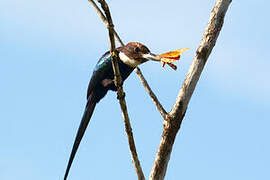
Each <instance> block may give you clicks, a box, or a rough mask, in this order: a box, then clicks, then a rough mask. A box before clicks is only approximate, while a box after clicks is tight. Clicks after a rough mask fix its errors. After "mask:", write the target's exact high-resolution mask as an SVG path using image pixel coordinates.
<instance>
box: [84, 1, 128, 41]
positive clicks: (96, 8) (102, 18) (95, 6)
mask: <svg viewBox="0 0 270 180" xmlns="http://www.w3.org/2000/svg"><path fill="white" fill-rule="evenodd" d="M88 2H89V3H90V4H92V6H93V7H94V9H95V10H96V12H97V14H98V15H99V17H100V18H101V20H102V21H103V22H104V24H105V25H106V26H108V25H109V23H108V21H107V19H106V17H105V16H104V14H103V12H102V11H101V10H100V9H99V7H98V6H97V4H96V3H95V2H94V1H93V0H88ZM113 32H114V36H115V38H116V40H117V42H118V43H119V45H120V46H124V43H123V42H122V41H121V39H120V37H119V36H118V34H117V32H116V31H115V30H114V29H113Z"/></svg>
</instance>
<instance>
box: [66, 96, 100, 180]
mask: <svg viewBox="0 0 270 180" xmlns="http://www.w3.org/2000/svg"><path fill="white" fill-rule="evenodd" d="M95 106H96V101H95V100H94V98H93V97H91V96H90V97H89V98H88V101H87V105H86V107H85V111H84V114H83V117H82V120H81V124H80V126H79V129H78V131H77V135H76V139H75V141H74V144H73V147H72V151H71V154H70V157H69V161H68V165H67V169H66V172H65V176H64V180H66V179H67V176H68V173H69V170H70V167H71V165H72V162H73V159H74V157H75V154H76V152H77V150H78V147H79V145H80V142H81V140H82V137H83V135H84V132H85V130H86V128H87V125H88V123H89V121H90V119H91V116H92V114H93V111H94V109H95Z"/></svg>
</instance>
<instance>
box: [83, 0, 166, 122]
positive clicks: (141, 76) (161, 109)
mask: <svg viewBox="0 0 270 180" xmlns="http://www.w3.org/2000/svg"><path fill="white" fill-rule="evenodd" d="M88 1H89V2H90V4H91V5H92V6H93V7H94V9H95V10H96V12H97V14H98V15H99V17H100V18H101V20H102V21H103V22H104V24H105V25H106V26H108V24H109V23H108V21H107V19H106V17H105V16H104V14H103V13H102V12H101V10H100V9H99V7H98V6H97V5H96V3H95V2H94V1H93V0H88ZM113 32H114V36H115V38H116V40H117V42H118V43H119V45H120V46H124V43H123V42H122V41H121V39H120V37H119V36H118V34H117V32H116V31H115V29H113ZM135 72H136V73H137V75H138V76H139V78H140V80H141V81H142V83H143V86H144V87H145V89H146V91H147V92H148V93H149V95H150V97H151V99H152V100H153V101H154V103H155V105H156V106H157V109H158V110H159V112H160V114H161V115H162V117H163V118H165V117H166V115H167V112H166V111H165V110H164V108H163V107H162V105H161V103H160V102H159V100H158V98H157V97H156V95H155V93H154V92H153V91H152V90H151V88H150V86H149V85H148V83H147V81H146V79H145V78H144V76H143V74H142V72H141V70H140V68H139V67H137V68H135Z"/></svg>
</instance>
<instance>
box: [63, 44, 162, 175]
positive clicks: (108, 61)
mask: <svg viewBox="0 0 270 180" xmlns="http://www.w3.org/2000/svg"><path fill="white" fill-rule="evenodd" d="M116 55H117V61H118V66H119V70H120V75H121V77H122V80H123V81H125V80H126V78H127V77H128V76H129V75H130V73H131V72H132V71H133V70H134V69H135V68H136V67H137V66H138V65H140V64H142V63H144V62H146V61H148V60H154V61H160V57H159V56H158V55H155V54H152V53H151V52H150V51H149V49H148V48H147V47H146V46H145V45H143V44H141V43H139V42H130V43H128V44H127V45H125V46H122V47H119V48H116ZM108 90H112V91H117V88H116V86H115V85H114V72H113V68H112V58H111V54H110V52H109V51H108V52H106V53H105V54H104V55H103V56H102V57H101V58H100V59H99V60H98V62H97V64H96V66H95V69H94V71H93V75H92V77H91V80H90V82H89V85H88V90H87V103H86V107H85V111H84V114H83V117H82V120H81V123H80V126H79V129H78V131H77V135H76V139H75V141H74V144H73V147H72V151H71V154H70V157H69V161H68V165H67V169H66V173H65V177H64V180H66V178H67V176H68V173H69V170H70V167H71V164H72V161H73V159H74V157H75V154H76V152H77V149H78V147H79V145H80V142H81V139H82V137H83V135H84V132H85V130H86V128H87V125H88V123H89V121H90V118H91V116H92V114H93V111H94V109H95V106H96V104H97V103H98V102H99V101H100V100H101V99H102V98H103V97H104V96H105V95H106V93H107V92H108Z"/></svg>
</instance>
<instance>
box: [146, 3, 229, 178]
mask: <svg viewBox="0 0 270 180" xmlns="http://www.w3.org/2000/svg"><path fill="white" fill-rule="evenodd" d="M231 1H232V0H216V4H215V6H214V8H213V10H212V13H211V16H210V19H209V22H208V26H207V28H206V30H205V32H204V35H203V38H202V40H201V42H200V45H199V47H198V49H197V52H196V54H195V57H194V59H193V62H192V64H191V66H190V68H189V72H188V73H187V76H186V79H185V81H184V83H183V85H182V88H181V90H180V92H179V94H178V97H177V99H176V102H175V105H174V107H173V108H172V110H171V112H170V113H169V115H168V120H167V121H166V120H164V129H163V134H162V139H161V142H160V146H159V149H158V152H157V155H156V158H155V161H154V165H153V167H152V170H151V173H150V180H163V179H164V177H165V174H166V170H167V165H168V162H169V159H170V155H171V151H172V147H173V144H174V140H175V137H176V134H177V132H178V130H179V129H180V126H181V123H182V120H183V118H184V116H185V112H186V109H187V106H188V103H189V100H190V98H191V96H192V93H193V91H194V89H195V87H196V84H197V82H198V80H199V78H200V75H201V72H202V70H203V68H204V65H205V63H206V61H207V59H208V57H209V55H210V53H211V51H212V49H213V47H214V46H215V43H216V40H217V38H218V35H219V33H220V31H221V28H222V25H223V22H224V17H225V14H226V11H227V9H228V7H229V5H230V3H231Z"/></svg>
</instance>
